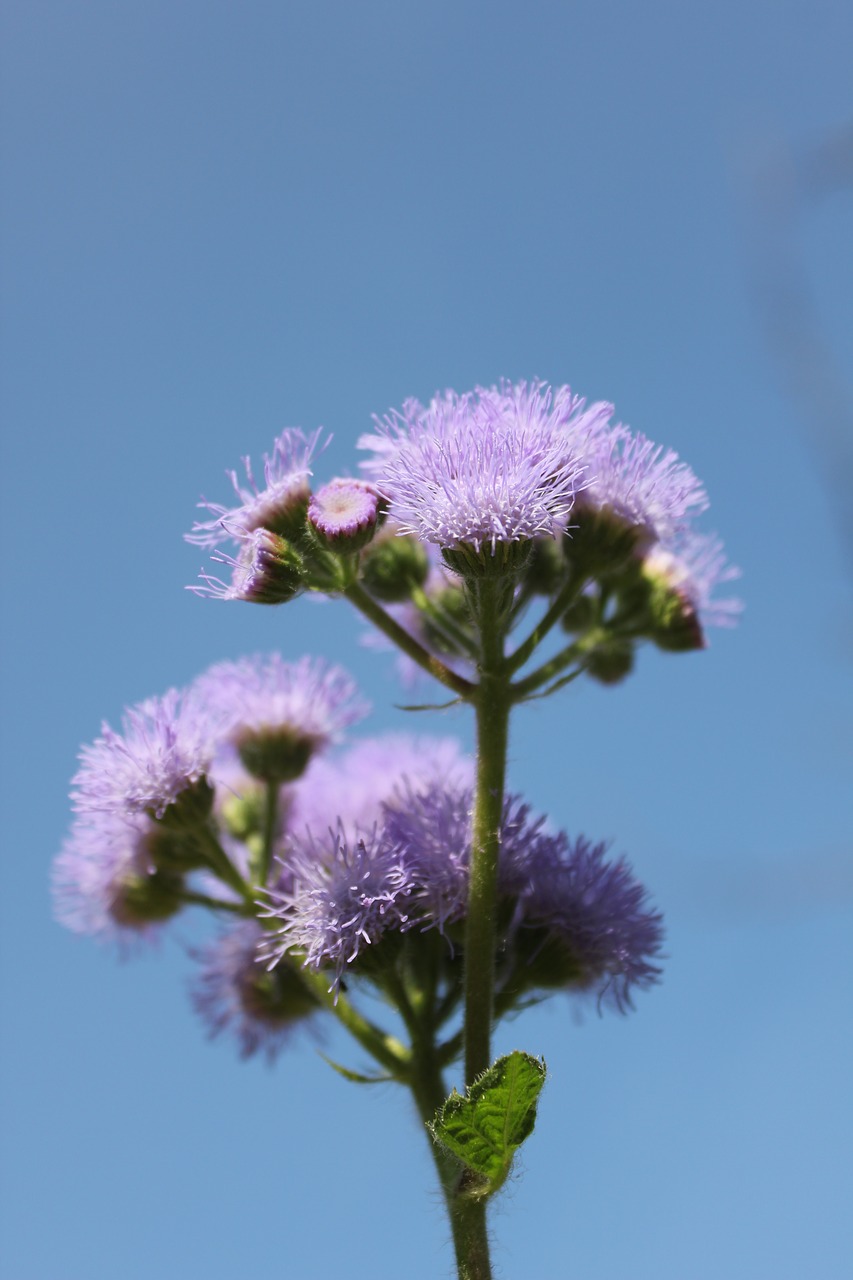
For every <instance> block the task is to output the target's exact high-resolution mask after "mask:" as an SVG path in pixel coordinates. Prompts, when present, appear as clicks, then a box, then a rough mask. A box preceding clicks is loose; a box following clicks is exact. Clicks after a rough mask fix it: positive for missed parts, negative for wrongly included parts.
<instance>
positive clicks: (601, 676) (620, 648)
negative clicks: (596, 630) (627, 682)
mask: <svg viewBox="0 0 853 1280" xmlns="http://www.w3.org/2000/svg"><path fill="white" fill-rule="evenodd" d="M633 666H634V648H633V645H632V644H631V642H630V640H620V639H619V638H618V637H615V636H613V637H608V638H607V639H606V640H604V641H603V642H602V643H601V644H598V645H596V647H595V648H594V649H593V650H592V652H591V653H590V654H589V656H588V657H587V659H586V662H585V669H586V672H587V674H588V675H590V676H592V678H593V680H598V682H599V683H600V684H619V682H620V681H622V680H624V679H625V677H626V676H627V675H629V674H630V673H631V670H632V669H633Z"/></svg>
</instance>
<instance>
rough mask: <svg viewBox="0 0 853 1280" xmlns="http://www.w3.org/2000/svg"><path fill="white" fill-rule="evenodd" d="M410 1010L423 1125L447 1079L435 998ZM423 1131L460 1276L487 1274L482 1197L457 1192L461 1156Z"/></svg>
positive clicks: (474, 1278)
mask: <svg viewBox="0 0 853 1280" xmlns="http://www.w3.org/2000/svg"><path fill="white" fill-rule="evenodd" d="M406 1003H407V1004H408V1001H407V1002H406ZM409 1011H410V1012H409V1015H408V1016H406V1022H407V1024H408V1026H409V1031H410V1034H411V1037H412V1059H411V1070H410V1075H409V1087H410V1089H411V1091H412V1096H413V1098H414V1100H415V1104H416V1106H417V1108H418V1112H419V1114H420V1117H421V1119H422V1120H423V1122H424V1126H426V1125H428V1124H429V1122H430V1121H431V1120H433V1119H435V1114H436V1112H437V1111H438V1110H439V1108H440V1107H441V1106H442V1104H443V1103H444V1102H445V1100H446V1098H447V1085H446V1084H445V1082H444V1079H443V1076H442V1072H441V1066H440V1064H439V1061H438V1056H437V1047H436V1044H435V1028H436V1008H435V1001H434V999H433V1000H430V1001H427V1002H426V1003H425V1004H424V1006H423V1008H422V1009H421V1011H420V1016H415V1017H412V1016H411V1005H409ZM404 1016H405V1015H404ZM427 1135H428V1138H427V1140H428V1141H429V1144H430V1151H431V1153H432V1158H433V1162H434V1164H435V1169H436V1173H437V1174H438V1179H439V1182H440V1183H441V1189H442V1191H443V1192H444V1200H445V1204H446V1206H447V1213H448V1217H449V1218H450V1226H451V1230H452V1232H453V1248H454V1252H455V1254H456V1269H457V1275H458V1277H459V1280H491V1275H492V1270H491V1264H490V1262H489V1238H488V1233H487V1230H486V1204H485V1201H482V1200H480V1201H478V1200H473V1199H466V1198H465V1197H463V1196H460V1194H459V1182H460V1172H461V1170H460V1166H459V1162H458V1161H457V1160H456V1159H455V1157H454V1156H452V1155H451V1154H450V1152H448V1151H447V1150H446V1149H445V1148H444V1147H442V1146H441V1144H440V1143H438V1142H436V1141H435V1140H434V1139H433V1137H432V1135H431V1134H430V1133H429V1130H427Z"/></svg>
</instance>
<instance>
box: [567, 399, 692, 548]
mask: <svg viewBox="0 0 853 1280" xmlns="http://www.w3.org/2000/svg"><path fill="white" fill-rule="evenodd" d="M585 458H586V461H587V462H588V464H589V470H588V473H587V474H588V477H589V484H588V486H587V487H586V489H585V490H584V493H583V496H582V498H581V499H580V500H579V504H578V511H577V512H576V513H575V514H576V516H577V517H578V518H579V520H580V523H581V525H582V524H583V511H584V510H596V511H601V510H605V511H610V512H612V513H613V514H614V515H615V516H616V517H617V519H619V520H620V521H622V522H624V523H625V524H627V525H629V526H630V527H632V528H635V529H637V530H639V531H640V532H641V534H642V535H643V536H644V541H645V543H646V544H647V545H648V544H649V543H651V542H654V541H656V540H658V539H660V538H669V537H672V536H673V535H674V534H675V533H676V532H677V531H679V530H681V529H683V528H685V527H686V523H687V521H688V520H689V518H690V517H691V516H693V515H698V514H699V513H700V512H702V511H704V510H705V509H706V508H707V506H708V497H707V494H706V493H705V490H704V489H703V487H702V485H701V484H700V483H699V481H698V480H697V478H696V476H695V475H694V474H693V472H692V471H691V469H690V467H688V466H687V464H686V463H684V462H680V461H679V459H678V454H677V453H675V452H674V451H673V450H672V449H663V448H662V447H661V446H660V445H656V444H654V443H653V442H652V441H651V440H648V439H646V437H645V436H644V435H641V434H637V435H632V434H631V433H630V432H629V431H628V430H627V428H626V427H623V426H622V425H621V424H620V425H618V426H615V427H607V426H604V425H602V427H601V429H600V430H597V431H594V432H592V433H591V434H590V436H589V439H588V444H587V450H586V452H585Z"/></svg>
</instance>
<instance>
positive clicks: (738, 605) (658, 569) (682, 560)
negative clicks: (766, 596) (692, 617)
mask: <svg viewBox="0 0 853 1280" xmlns="http://www.w3.org/2000/svg"><path fill="white" fill-rule="evenodd" d="M643 574H644V575H645V577H646V578H648V579H649V580H651V581H653V582H654V581H657V582H659V583H661V584H663V585H664V586H665V587H666V588H667V589H668V590H669V591H671V592H674V593H675V594H676V595H679V596H681V597H682V599H683V600H684V602H685V606H686V608H687V610H688V611H690V610H692V611H693V612H694V613H695V614H696V615H698V618H699V622H700V623H701V628H702V631H703V632H704V628H705V627H707V626H713V627H733V626H735V625H736V623H737V619H738V617H739V615H740V613H741V612H742V610H743V604H742V602H741V601H740V600H737V599H735V598H734V597H731V596H729V597H727V598H725V599H722V600H720V599H715V597H714V592H715V591H716V589H717V588H718V587H719V586H722V584H723V583H726V582H731V581H733V580H734V579H735V578H739V577H740V569H738V568H736V567H735V566H734V565H730V564H727V563H726V557H725V552H724V551H723V544H722V542H721V541H720V539H719V538H717V537H716V536H715V535H714V534H702V533H695V532H688V533H684V534H681V535H680V536H677V537H675V538H673V539H672V540H671V541H670V542H665V543H661V544H659V545H658V546H656V547H653V548H652V550H651V551H650V552H649V554H648V555H647V556H646V558H645V560H644V561H643Z"/></svg>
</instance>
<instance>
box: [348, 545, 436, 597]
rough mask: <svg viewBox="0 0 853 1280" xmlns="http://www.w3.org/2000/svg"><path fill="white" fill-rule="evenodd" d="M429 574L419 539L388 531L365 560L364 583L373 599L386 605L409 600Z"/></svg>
mask: <svg viewBox="0 0 853 1280" xmlns="http://www.w3.org/2000/svg"><path fill="white" fill-rule="evenodd" d="M428 574H429V557H428V556H427V552H426V548H425V547H424V545H423V543H422V542H418V540H417V538H413V537H411V536H409V535H408V534H405V535H399V534H395V533H394V532H393V528H385V529H383V530H382V533H381V534H380V535H379V537H378V538H375V539H374V541H373V542H372V543H371V544H370V546H369V547H368V549H367V550H366V551H365V553H364V555H363V556H362V561H361V576H362V581H363V583H364V585H365V587H366V588H367V590H368V591H369V592H370V594H371V595H372V596H375V597H376V599H377V600H382V601H384V603H386V604H398V603H400V602H401V601H404V600H408V599H409V597H410V595H411V594H412V588H413V587H422V586H423V585H424V583H425V582H426V580H427V575H428Z"/></svg>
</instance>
